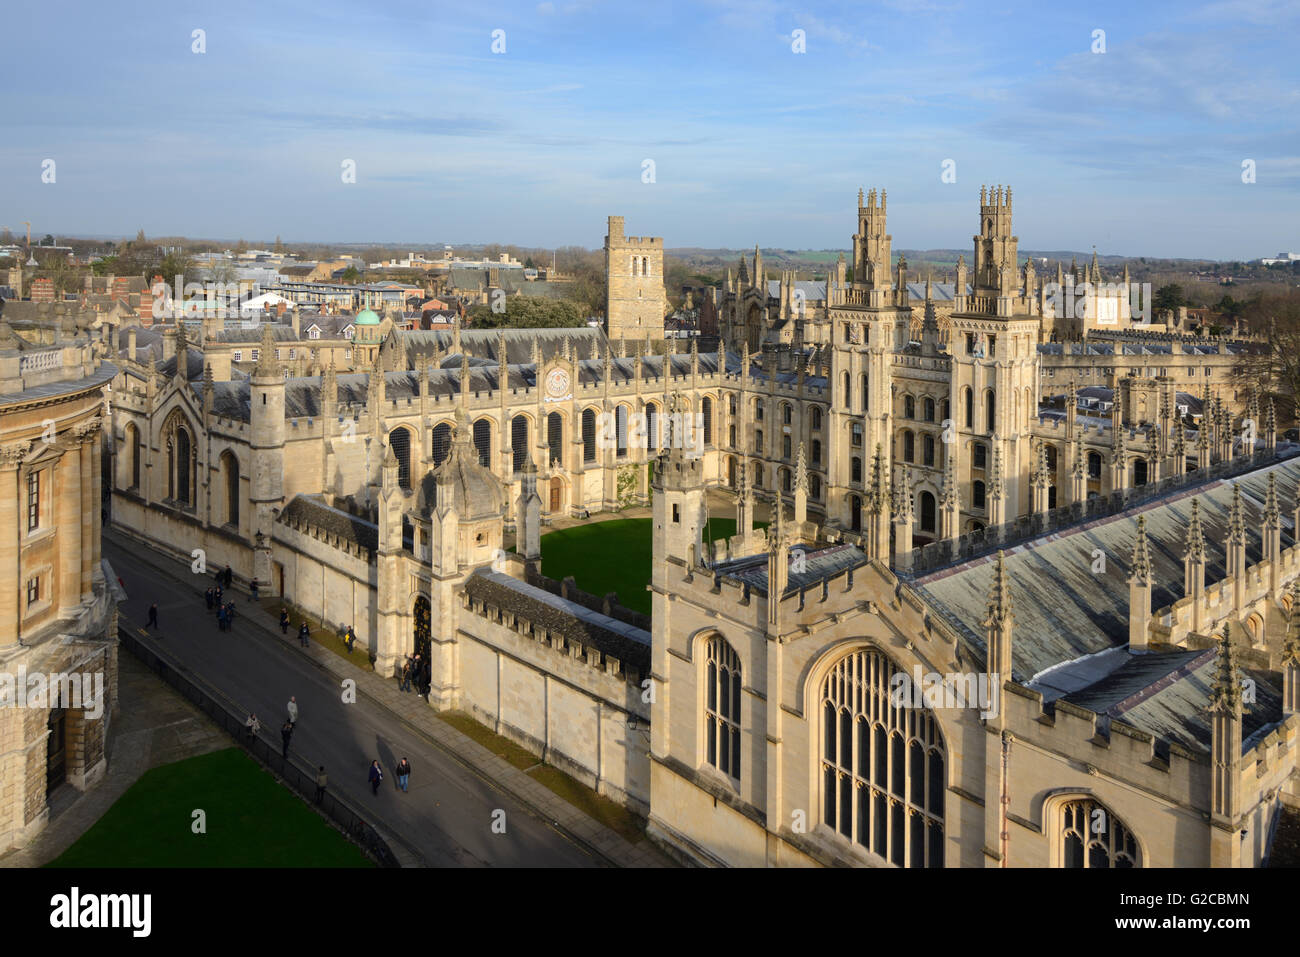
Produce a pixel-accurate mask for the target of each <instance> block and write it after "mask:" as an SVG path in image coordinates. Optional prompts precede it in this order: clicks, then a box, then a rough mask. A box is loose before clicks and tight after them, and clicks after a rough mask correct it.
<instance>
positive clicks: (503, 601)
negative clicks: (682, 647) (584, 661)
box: [465, 568, 650, 674]
mask: <svg viewBox="0 0 1300 957" xmlns="http://www.w3.org/2000/svg"><path fill="white" fill-rule="evenodd" d="M465 593H466V594H467V595H469V596H470V597H471V598H476V599H478V600H479V601H483V602H487V603H488V604H491V605H496V606H497V607H499V608H504V609H507V610H509V611H513V612H514V613H515V614H517V615H519V616H521V617H523V618H526V619H528V620H529V621H533V622H536V623H537V624H539V625H542V626H544V627H545V628H547V629H548V630H550V631H554V632H557V633H559V634H562V635H563V636H564V637H565V638H566V639H568V640H572V641H575V642H577V643H579V644H582V645H588V646H592V647H595V648H597V649H599V650H600V651H601V653H602V654H606V655H613V656H614V657H615V658H618V659H619V661H621V662H623V663H624V664H625V665H629V666H631V667H635V668H636V669H637V670H639V671H640V672H641V673H642V674H645V673H646V672H648V671H649V670H650V633H649V632H647V631H644V630H642V629H640V628H635V627H633V626H632V625H629V624H626V623H625V622H621V621H619V620H618V619H616V618H610V617H609V616H608V615H602V614H600V613H599V612H596V611H592V610H591V609H589V608H586V607H584V606H582V605H580V604H578V603H577V602H575V601H570V600H569V599H567V598H561V597H560V596H559V595H552V594H551V593H550V592H548V591H545V590H544V589H541V588H538V587H536V586H535V585H529V584H527V583H526V582H522V581H519V580H518V579H517V578H512V577H511V576H509V575H506V574H503V573H501V572H494V571H490V570H489V569H486V568H480V569H478V570H477V571H476V572H475V573H474V574H473V575H471V576H470V577H469V578H468V579H467V580H466V582H465Z"/></svg>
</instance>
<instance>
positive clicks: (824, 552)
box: [713, 545, 869, 596]
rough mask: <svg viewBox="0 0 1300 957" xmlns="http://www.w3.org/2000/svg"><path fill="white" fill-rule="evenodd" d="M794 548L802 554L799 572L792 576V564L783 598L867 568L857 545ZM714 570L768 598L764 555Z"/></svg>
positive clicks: (793, 572)
mask: <svg viewBox="0 0 1300 957" xmlns="http://www.w3.org/2000/svg"><path fill="white" fill-rule="evenodd" d="M793 547H794V548H802V549H803V550H804V555H803V563H802V570H801V571H799V572H795V571H794V570H793V567H794V566H795V563H794V562H793V561H791V566H792V570H791V571H790V581H789V583H788V584H787V586H786V589H785V591H784V592H783V593H782V594H783V596H784V595H792V594H794V593H795V592H797V591H799V589H801V588H807V587H808V586H809V585H818V584H821V582H823V581H824V580H826V579H827V578H830V577H832V576H833V575H836V574H837V573H839V572H842V571H844V570H845V569H848V568H858V567H860V566H862V565H865V564H867V562H868V561H869V559H868V558H867V554H866V552H864V551H862V549H860V548H858V547H857V546H856V545H828V546H825V547H821V548H818V547H817V546H815V545H796V546H793ZM713 570H714V571H715V572H716V573H717V574H719V575H721V576H722V577H724V578H734V579H736V580H737V581H740V582H744V583H745V584H747V585H748V586H749V587H750V590H751V591H754V592H756V593H758V594H760V595H766V594H767V588H768V579H767V555H766V554H761V555H750V556H747V557H745V558H736V559H732V560H731V561H729V562H719V563H717V564H716V565H714V566H713Z"/></svg>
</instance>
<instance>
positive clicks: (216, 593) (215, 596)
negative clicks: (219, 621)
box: [212, 585, 221, 605]
mask: <svg viewBox="0 0 1300 957" xmlns="http://www.w3.org/2000/svg"><path fill="white" fill-rule="evenodd" d="M212 600H213V601H215V602H216V603H217V604H218V605H220V604H221V586H220V585H218V586H217V587H216V588H214V589H213V590H212Z"/></svg>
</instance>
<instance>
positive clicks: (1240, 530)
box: [1228, 482, 1246, 548]
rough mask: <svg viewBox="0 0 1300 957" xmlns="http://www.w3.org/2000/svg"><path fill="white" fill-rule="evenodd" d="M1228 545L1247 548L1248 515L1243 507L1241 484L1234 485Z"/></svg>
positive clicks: (1229, 515) (1229, 518)
mask: <svg viewBox="0 0 1300 957" xmlns="http://www.w3.org/2000/svg"><path fill="white" fill-rule="evenodd" d="M1228 544H1230V545H1240V546H1241V547H1242V548H1245V547H1246V515H1245V510H1244V509H1243V508H1242V507H1241V483H1240V482H1233V483H1232V508H1231V509H1230V510H1229V512H1228Z"/></svg>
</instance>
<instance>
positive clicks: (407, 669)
mask: <svg viewBox="0 0 1300 957" xmlns="http://www.w3.org/2000/svg"><path fill="white" fill-rule="evenodd" d="M402 690H403V691H410V690H411V656H410V655H407V656H406V664H404V665H402Z"/></svg>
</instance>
